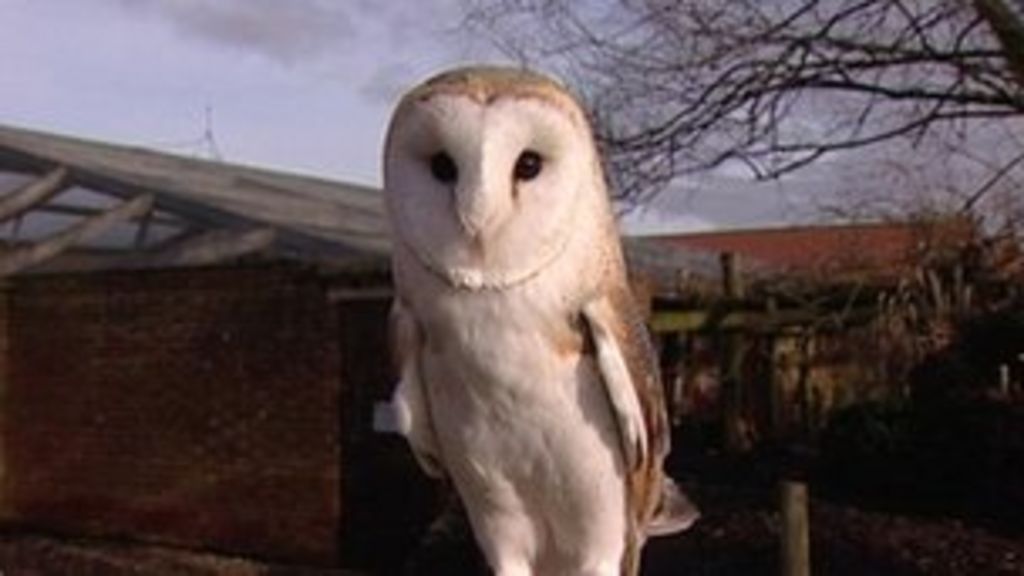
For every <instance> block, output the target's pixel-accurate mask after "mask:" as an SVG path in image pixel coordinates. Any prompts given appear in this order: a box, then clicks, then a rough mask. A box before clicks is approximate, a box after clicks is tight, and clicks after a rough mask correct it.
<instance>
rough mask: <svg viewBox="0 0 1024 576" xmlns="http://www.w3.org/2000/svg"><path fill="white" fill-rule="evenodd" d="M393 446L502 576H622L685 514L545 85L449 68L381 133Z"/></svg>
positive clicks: (565, 115) (588, 168)
mask: <svg viewBox="0 0 1024 576" xmlns="http://www.w3.org/2000/svg"><path fill="white" fill-rule="evenodd" d="M384 188H385V202H386V207H387V214H388V220H389V222H390V225H391V229H392V230H391V231H392V236H393V272H394V280H395V286H396V298H395V302H394V306H393V310H392V320H391V321H392V329H393V334H394V338H395V349H396V356H397V360H398V370H399V372H400V381H399V384H398V386H397V388H396V391H395V395H394V398H393V403H392V404H393V406H394V408H395V414H396V417H397V422H398V427H399V430H400V431H401V432H402V433H403V434H404V435H405V436H406V438H407V440H408V443H409V444H410V446H411V448H412V451H413V453H414V454H415V456H416V458H417V460H418V461H419V463H420V464H421V466H422V467H423V469H424V470H425V471H426V472H427V474H429V475H432V476H436V477H447V478H449V479H450V480H451V482H452V483H453V484H454V486H455V488H456V490H457V492H458V494H459V496H460V498H461V499H462V501H463V503H464V504H465V507H466V510H467V514H468V516H469V521H470V525H471V527H472V530H473V534H474V537H475V538H476V540H477V543H478V544H479V546H480V549H481V551H482V552H483V554H484V556H485V558H486V559H487V562H488V563H489V564H490V566H491V569H492V570H493V571H494V573H495V574H497V575H498V576H526V575H557V576H564V575H577V574H578V575H581V576H582V575H587V576H612V575H619V574H625V575H632V574H635V573H636V572H637V571H638V566H639V556H640V548H641V546H642V545H643V543H644V541H645V539H646V538H647V537H648V536H650V535H658V534H662V533H671V532H675V531H677V530H682V529H685V528H686V527H688V526H689V525H690V523H692V522H693V521H694V520H695V519H696V516H697V513H696V510H695V509H694V508H692V507H691V506H690V504H689V502H688V501H687V500H686V498H685V496H683V495H682V493H681V492H680V491H678V489H677V488H676V487H675V484H674V483H673V482H672V481H671V480H670V479H669V478H667V477H666V476H665V475H664V473H663V471H662V464H663V461H664V458H665V456H666V454H667V453H668V450H669V432H668V429H667V424H666V417H665V408H664V400H663V396H662V394H663V392H662V390H661V387H660V383H659V381H658V377H657V371H656V365H655V362H654V359H653V354H652V352H651V348H650V345H649V342H648V339H647V334H646V332H645V329H644V326H643V324H642V322H641V318H640V316H639V314H638V312H637V310H636V308H635V305H634V303H633V301H632V297H631V294H630V291H629V286H628V284H627V280H626V273H625V265H624V261H623V255H622V250H621V246H620V242H619V239H618V235H617V232H616V227H615V222H614V217H613V212H612V209H611V206H610V202H609V199H608V193H607V189H606V185H605V179H604V175H603V173H602V169H601V164H600V161H599V156H598V152H597V150H596V147H595V145H594V142H593V138H592V135H591V130H590V127H589V124H588V122H587V120H586V116H585V114H584V112H583V111H582V109H581V107H580V106H579V105H578V104H577V102H576V100H575V99H574V98H573V97H572V96H571V95H570V94H569V92H568V91H567V90H565V89H564V88H562V87H561V85H560V84H558V83H557V82H555V81H554V80H551V79H549V78H547V77H546V76H542V75H540V74H537V73H533V72H528V71H523V70H518V69H511V68H490V67H476V68H462V69H457V70H453V71H450V72H447V73H443V74H441V75H439V76H435V77H434V78H432V79H430V80H428V81H426V82H425V83H423V84H421V85H420V86H418V87H416V88H414V89H412V90H411V91H410V92H409V93H407V94H406V95H405V97H404V98H403V99H402V100H401V101H400V103H399V104H398V106H397V108H396V110H395V112H394V115H393V118H392V121H391V124H390V127H389V129H388V133H387V141H386V144H385V152H384Z"/></svg>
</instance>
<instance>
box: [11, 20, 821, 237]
mask: <svg viewBox="0 0 1024 576" xmlns="http://www.w3.org/2000/svg"><path fill="white" fill-rule="evenodd" d="M0 14H2V17H0V55H2V62H3V70H2V73H0V123H2V124H8V125H14V126H19V127H23V128H30V129H35V130H43V131H52V132H58V133H63V134H69V135H74V136H79V137H84V138H92V139H99V140H105V141H110V142H116V143H123V144H130V145H137V146H144V147H150V148H155V149H158V150H163V151H166V152H173V153H178V154H184V155H195V156H202V157H218V158H220V159H222V160H224V161H228V162H235V163H243V164H251V165H258V166H262V167H267V168H272V169H279V170H286V171H292V172H299V173H305V174H313V175H317V176H322V177H327V178H332V179H337V180H344V181H350V182H356V183H362V184H368V185H372V186H379V185H380V154H381V152H380V151H381V147H382V142H383V137H384V131H385V128H386V126H387V122H388V118H389V115H390V112H391V108H392V106H393V105H394V104H395V102H396V101H397V99H398V98H399V96H400V95H401V93H402V92H403V91H404V90H406V89H407V88H409V87H410V86H412V85H414V84H415V83H417V82H419V81H421V80H423V79H424V78H426V77H428V76H430V75H432V74H434V73H436V72H438V71H439V70H441V69H443V68H446V67H450V66H454V65H458V64H466V63H473V62H475V63H478V62H492V63H494V62H499V63H500V62H505V61H507V58H505V57H504V56H502V54H501V53H500V52H499V51H498V50H496V49H495V48H494V47H493V46H492V45H491V44H490V42H489V40H488V39H487V38H484V37H481V36H479V35H475V34H474V33H473V32H472V31H470V29H469V28H468V27H466V26H464V25H463V13H462V4H461V0H422V1H416V0H394V1H391V2H379V1H375V0H349V1H345V2H342V1H338V0H0ZM836 174H837V172H836V171H835V170H833V169H832V167H830V166H829V165H828V164H827V163H826V164H823V165H822V166H817V167H813V168H812V169H810V170H806V171H804V172H802V173H801V174H800V175H799V176H798V177H797V178H793V179H789V180H787V181H785V182H782V183H779V182H769V183H763V184H754V183H751V182H750V181H749V179H748V178H746V177H745V176H744V175H741V174H734V173H730V172H729V171H728V170H725V171H723V172H720V173H718V174H714V175H712V176H709V177H707V178H703V179H695V180H693V181H689V182H686V183H682V184H681V185H680V186H678V187H677V189H676V190H675V191H674V193H672V194H667V195H663V197H660V198H659V199H658V200H656V201H655V203H654V204H653V205H652V206H651V207H650V208H649V209H648V210H646V211H644V210H640V211H637V212H635V213H633V214H632V215H630V216H629V218H628V222H629V227H630V228H631V229H633V230H639V231H657V230H662V231H664V230H699V229H708V228H716V227H753V226H763V225H779V224H780V223H784V222H792V221H801V220H807V219H808V218H813V217H814V210H813V209H812V206H813V204H814V202H813V201H812V198H813V197H820V196H821V191H822V190H826V189H830V188H834V187H835V185H836V184H835V181H836Z"/></svg>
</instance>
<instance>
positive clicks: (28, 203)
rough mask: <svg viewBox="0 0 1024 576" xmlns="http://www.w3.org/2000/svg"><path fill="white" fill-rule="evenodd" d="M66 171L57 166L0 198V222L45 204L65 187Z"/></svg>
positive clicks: (62, 167)
mask: <svg viewBox="0 0 1024 576" xmlns="http://www.w3.org/2000/svg"><path fill="white" fill-rule="evenodd" d="M67 180H68V169H67V168H65V167H64V166H58V167H57V168H54V169H53V170H50V171H49V172H48V173H46V174H45V175H43V176H41V177H39V178H37V179H35V180H33V181H32V182H29V183H27V184H25V185H24V186H21V187H19V188H18V189H16V190H14V191H12V192H10V193H8V194H6V195H4V196H3V198H0V222H5V221H7V220H9V219H11V218H13V217H15V216H20V215H21V214H24V213H25V212H27V211H28V210H31V209H32V207H33V206H37V205H39V204H42V203H43V202H46V201H47V200H49V199H50V198H53V197H54V196H56V195H57V194H59V193H60V192H61V191H62V190H64V188H65V187H66V186H67Z"/></svg>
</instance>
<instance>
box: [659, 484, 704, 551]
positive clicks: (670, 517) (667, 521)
mask: <svg viewBox="0 0 1024 576" xmlns="http://www.w3.org/2000/svg"><path fill="white" fill-rule="evenodd" d="M699 518H700V510H698V509H697V506H696V505H695V504H694V503H693V502H691V501H690V499H689V498H688V497H687V496H686V494H685V493H683V491H682V490H681V489H680V488H679V486H678V485H677V484H676V483H675V481H673V480H672V479H671V478H669V477H668V476H666V477H665V478H664V481H663V482H662V483H661V502H660V503H659V504H658V509H657V510H655V512H654V517H652V518H651V521H650V523H649V524H647V530H646V532H647V535H648V536H652V537H653V536H668V535H669V534H675V533H677V532H682V531H683V530H686V529H687V528H689V527H690V526H693V523H694V522H696V521H697V520H698V519H699Z"/></svg>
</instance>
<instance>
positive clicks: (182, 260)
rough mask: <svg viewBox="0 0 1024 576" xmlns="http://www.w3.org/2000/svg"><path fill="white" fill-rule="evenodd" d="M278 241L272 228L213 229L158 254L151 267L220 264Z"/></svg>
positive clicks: (260, 249) (258, 250)
mask: <svg viewBox="0 0 1024 576" xmlns="http://www.w3.org/2000/svg"><path fill="white" fill-rule="evenodd" d="M276 240H277V231H276V230H274V229H273V228H269V227H261V228H254V229H252V230H242V231H239V230H211V231H209V232H204V233H202V234H200V235H198V236H195V237H192V238H188V239H187V240H184V241H182V242H181V243H179V244H176V245H173V246H170V247H168V248H167V249H165V250H163V251H161V252H158V253H157V254H156V255H155V256H154V257H153V258H152V260H151V262H150V265H151V266H202V265H204V264H216V263H218V262H223V261H225V260H232V259H235V258H239V257H241V256H245V255H246V254H252V253H255V252H260V251H262V250H265V249H267V248H269V247H270V246H271V245H272V244H273V243H274V242H275V241H276Z"/></svg>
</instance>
